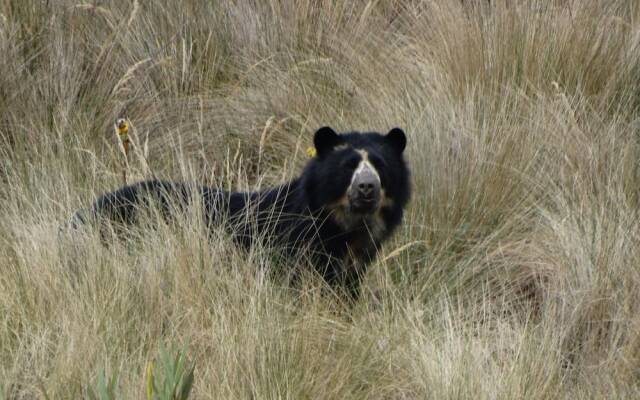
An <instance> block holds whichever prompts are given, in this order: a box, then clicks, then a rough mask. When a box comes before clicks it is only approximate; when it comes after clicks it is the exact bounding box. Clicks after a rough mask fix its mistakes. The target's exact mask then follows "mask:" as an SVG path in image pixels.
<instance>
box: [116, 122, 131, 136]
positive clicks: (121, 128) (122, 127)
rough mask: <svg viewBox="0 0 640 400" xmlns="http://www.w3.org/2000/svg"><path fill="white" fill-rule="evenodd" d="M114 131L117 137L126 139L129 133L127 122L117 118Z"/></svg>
mask: <svg viewBox="0 0 640 400" xmlns="http://www.w3.org/2000/svg"><path fill="white" fill-rule="evenodd" d="M116 131H118V135H120V136H125V137H126V136H127V134H128V133H129V122H128V121H127V120H126V119H124V118H118V120H117V121H116Z"/></svg>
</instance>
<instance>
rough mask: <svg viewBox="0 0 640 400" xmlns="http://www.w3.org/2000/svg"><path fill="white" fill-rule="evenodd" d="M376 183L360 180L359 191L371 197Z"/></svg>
mask: <svg viewBox="0 0 640 400" xmlns="http://www.w3.org/2000/svg"><path fill="white" fill-rule="evenodd" d="M374 188H375V185H374V183H373V182H360V183H358V191H359V192H360V194H361V195H363V196H365V197H370V196H371V195H372V194H373V189H374Z"/></svg>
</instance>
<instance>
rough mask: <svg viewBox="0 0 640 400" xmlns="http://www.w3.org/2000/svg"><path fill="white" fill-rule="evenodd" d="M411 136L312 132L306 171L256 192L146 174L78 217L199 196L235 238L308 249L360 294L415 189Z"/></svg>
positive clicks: (336, 280) (212, 218)
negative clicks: (408, 156)
mask: <svg viewBox="0 0 640 400" xmlns="http://www.w3.org/2000/svg"><path fill="white" fill-rule="evenodd" d="M406 141H407V139H406V136H405V134H404V132H403V131H402V130H401V129H399V128H394V129H392V130H390V131H389V132H388V133H387V134H386V135H382V134H380V133H376V132H365V133H360V132H349V133H343V134H338V133H336V132H335V131H334V130H333V129H331V128H329V127H324V128H320V129H319V130H318V131H316V132H315V135H314V138H313V143H314V147H315V153H316V156H315V157H313V158H312V159H311V160H310V161H309V162H308V164H307V165H306V167H305V168H304V171H303V172H302V174H301V175H300V176H299V177H297V178H295V179H293V180H292V181H290V182H288V183H285V184H283V185H281V186H277V187H275V188H270V189H268V190H264V191H259V192H226V191H223V190H220V189H216V188H210V187H198V186H194V185H190V184H184V183H178V182H168V181H160V180H149V181H144V182H139V183H135V184H133V185H129V186H125V187H122V188H120V189H118V190H116V191H114V192H110V193H107V194H104V195H102V196H101V197H100V198H98V200H97V201H96V202H95V203H94V204H93V205H92V207H91V208H90V209H89V210H81V211H79V212H78V213H76V215H75V218H74V221H75V223H76V224H77V223H78V222H86V221H87V220H88V219H104V220H110V221H113V222H118V223H124V224H130V223H134V222H135V220H136V215H137V213H138V212H139V210H140V207H141V206H144V205H148V204H149V203H148V201H149V199H150V198H152V199H154V201H155V202H156V204H158V205H159V208H160V210H161V211H162V212H163V214H171V204H187V203H190V202H192V201H194V199H195V200H197V201H199V202H201V204H202V205H203V207H204V217H205V219H206V222H207V223H209V224H215V223H217V222H219V221H226V223H227V224H228V226H230V227H231V229H230V231H231V232H232V234H233V236H234V237H235V239H236V240H237V241H238V242H239V243H241V244H242V245H244V246H251V244H252V242H253V241H254V240H256V239H257V238H260V240H268V241H270V243H271V244H274V245H276V246H278V247H279V248H282V249H285V251H286V252H287V253H289V254H293V253H295V252H299V251H300V250H301V249H306V250H307V251H310V253H309V254H310V255H311V259H312V260H313V263H314V265H315V266H316V268H317V270H318V272H319V273H320V274H321V275H322V276H323V277H324V279H325V280H326V281H327V282H328V283H329V284H331V285H334V286H342V287H344V288H345V289H347V290H348V291H349V292H350V293H351V294H352V295H353V296H357V294H358V290H359V285H360V278H361V277H362V275H363V274H364V272H365V270H366V267H367V265H368V264H369V263H370V262H371V261H372V260H373V259H374V257H375V256H376V252H377V251H378V249H379V247H380V245H381V243H382V242H383V241H384V240H385V239H386V238H388V237H389V235H390V234H391V233H392V232H393V230H394V229H395V228H396V227H397V226H398V225H399V224H400V222H401V220H402V214H403V209H404V207H405V206H406V205H407V202H408V200H409V195H410V183H409V170H408V167H407V165H406V162H405V160H404V158H403V151H404V149H405V146H406Z"/></svg>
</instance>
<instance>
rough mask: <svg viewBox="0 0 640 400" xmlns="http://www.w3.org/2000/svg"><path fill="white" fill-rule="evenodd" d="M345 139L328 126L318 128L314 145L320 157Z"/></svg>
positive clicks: (314, 137)
mask: <svg viewBox="0 0 640 400" xmlns="http://www.w3.org/2000/svg"><path fill="white" fill-rule="evenodd" d="M342 142H343V139H342V138H341V137H340V135H338V134H337V133H336V131H334V130H333V129H331V128H329V127H328V126H325V127H322V128H320V129H318V130H317V131H316V133H315V135H314V136H313V145H314V146H315V148H316V151H317V152H318V157H323V156H325V155H327V154H329V153H330V152H331V150H333V148H334V147H336V146H337V145H339V144H341V143H342Z"/></svg>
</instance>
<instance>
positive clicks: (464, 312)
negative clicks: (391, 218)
mask: <svg viewBox="0 0 640 400" xmlns="http://www.w3.org/2000/svg"><path fill="white" fill-rule="evenodd" d="M0 54H1V55H2V56H1V57H0V398H6V399H14V398H25V399H27V398H48V399H56V398H65V399H67V398H81V397H89V396H92V395H93V394H97V395H98V396H100V393H103V398H104V393H107V392H109V390H102V391H101V388H102V389H104V386H105V385H104V382H103V381H104V379H103V378H106V380H107V381H108V380H112V384H108V383H107V384H106V386H108V388H109V389H112V391H113V392H114V393H113V394H114V395H115V397H116V398H131V399H133V398H136V399H138V398H145V397H146V396H147V395H148V393H147V386H148V385H147V382H148V380H149V376H150V373H149V370H150V368H151V369H152V370H153V371H156V373H155V376H156V378H157V379H158V382H160V381H161V375H162V373H163V372H162V371H165V373H166V371H168V370H170V368H169V367H167V366H166V365H167V362H164V364H163V360H165V361H166V359H167V354H169V357H172V356H173V355H175V354H177V353H176V352H177V351H178V350H179V349H181V348H183V346H187V347H186V350H185V352H184V353H183V354H186V359H187V361H188V362H187V364H189V365H195V370H194V374H193V389H192V391H191V395H190V398H194V399H200V398H202V399H208V398H211V399H232V398H242V399H244V398H252V399H267V398H274V399H275V398H289V399H414V398H427V399H464V398H473V399H520V398H526V399H565V398H566V399H574V398H596V399H597V398H601V399H612V398H638V397H640V295H639V293H640V246H639V239H640V222H639V220H638V208H639V203H640V197H639V195H638V194H639V192H638V189H639V188H640V171H639V170H638V158H639V156H640V146H639V139H640V138H639V132H640V3H638V2H635V1H626V0H585V1H582V0H575V1H570V0H566V1H563V0H555V1H551V0H550V1H542V0H540V1H521V0H517V1H507V0H503V1H480V0H476V1H474V0H465V1H462V0H461V1H448V0H441V1H436V0H422V1H418V0H414V1H411V0H406V1H404V0H379V1H369V2H367V1H361V2H352V1H347V0H332V1H329V0H326V1H324V0H322V1H320V0H317V1H315V0H302V1H294V0H279V1H276V0H266V1H257V0H255V1H232V0H217V1H204V0H202V1H196V0H185V1H178V0H175V1H166V2H161V1H137V0H136V1H128V0H127V1H125V0H121V1H120V0H113V1H85V2H81V1H79V0H55V1H44V0H42V1H40V0H1V1H0ZM121 116H126V117H127V118H129V120H130V121H131V125H132V128H131V135H132V137H133V139H134V142H135V144H136V147H135V151H134V152H133V154H132V155H131V160H130V166H129V169H128V174H129V179H130V180H132V181H133V180H138V179H143V178H145V177H149V176H152V175H155V176H160V177H163V178H171V179H181V180H189V181H197V182H202V183H207V184H212V185H213V184H215V185H219V186H222V187H224V188H226V189H231V190H246V189H256V188H259V187H266V186H268V185H272V184H276V183H279V182H282V181H284V180H286V179H288V178H290V177H292V176H294V175H295V174H297V173H298V172H299V171H300V170H301V168H302V166H303V165H304V163H305V161H306V157H307V156H306V155H305V149H306V148H307V147H308V146H309V145H310V144H311V143H312V134H313V131H314V130H315V129H317V128H318V127H320V126H324V125H330V126H332V127H334V128H335V129H338V130H377V131H382V132H386V131H387V130H388V129H389V128H392V127H394V126H400V127H402V128H404V129H405V130H406V132H407V134H408V138H409V142H408V147H407V159H408V162H409V163H410V166H411V169H412V172H413V174H412V187H413V198H412V201H411V203H410V206H409V208H408V210H407V212H406V218H405V222H404V224H403V225H402V227H401V228H400V229H399V230H398V232H397V233H396V234H395V236H394V237H393V239H392V240H390V241H389V242H388V243H386V245H385V247H384V249H383V251H382V253H381V254H380V256H379V258H378V261H377V262H376V263H375V264H373V265H372V267H371V268H370V270H369V273H368V275H367V277H366V280H365V283H364V286H363V296H362V298H361V299H360V300H359V301H358V303H357V304H356V305H355V306H353V307H349V306H347V305H346V304H344V303H343V302H342V301H341V300H340V296H332V295H325V294H323V290H322V285H323V284H322V282H320V281H319V279H318V278H317V277H314V276H309V277H308V279H305V281H304V284H303V286H302V287H301V288H298V289H292V288H290V287H289V286H288V285H287V284H286V281H285V280H283V279H281V278H279V277H278V276H279V275H278V274H275V276H274V274H273V273H271V272H272V271H273V270H274V269H282V268H284V269H287V268H291V267H292V266H291V265H286V264H285V265H282V264H277V265H276V263H275V262H274V261H273V257H271V256H270V253H269V251H268V249H260V248H255V249H252V250H251V251H250V252H244V251H239V250H238V249H237V248H236V247H235V246H234V245H233V242H232V240H230V239H229V238H228V237H227V236H226V235H225V234H224V232H222V231H221V232H218V233H216V234H215V235H214V236H215V240H208V239H207V237H206V235H204V234H203V226H202V223H201V221H200V219H199V218H198V213H197V210H194V212H193V213H190V214H189V215H185V217H184V219H181V220H179V221H176V222H175V223H174V224H172V225H167V226H165V225H162V226H160V227H157V228H155V229H151V228H145V227H141V228H138V229H136V230H135V231H133V232H132V233H131V240H128V241H125V242H123V241H115V242H112V243H109V244H108V245H103V244H102V243H101V242H100V240H99V237H98V235H97V234H96V232H92V231H90V230H89V231H81V232H79V233H76V234H66V233H64V232H63V233H60V232H59V228H60V226H62V225H63V224H64V223H65V221H67V220H68V218H69V217H70V216H71V214H72V213H73V212H74V211H75V210H76V209H77V208H79V207H82V206H85V205H87V204H88V203H89V202H91V201H92V199H94V198H95V196H96V195H97V194H100V193H102V192H104V191H107V190H111V189H113V188H116V187H118V186H119V185H121V184H122V177H121V173H122V154H121V153H120V151H119V149H118V145H117V141H116V136H115V134H114V131H113V123H114V121H115V119H116V118H117V117H121ZM301 262H302V261H301ZM163 349H165V350H163ZM169 364H170V363H169ZM163 365H164V367H163ZM163 368H164V369H163ZM154 379H155V378H154ZM101 382H102V383H101ZM158 385H159V386H160V385H161V384H160V383H159V384H158ZM154 396H158V398H161V396H160V395H159V393H158V392H157V391H156V394H154Z"/></svg>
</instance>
